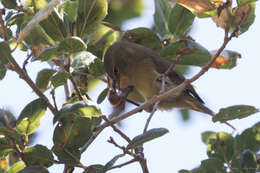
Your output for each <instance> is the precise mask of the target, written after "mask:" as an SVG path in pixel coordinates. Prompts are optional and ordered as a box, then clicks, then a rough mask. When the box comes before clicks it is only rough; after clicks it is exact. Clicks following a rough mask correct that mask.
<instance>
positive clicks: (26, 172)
mask: <svg viewBox="0 0 260 173" xmlns="http://www.w3.org/2000/svg"><path fill="white" fill-rule="evenodd" d="M18 173H49V171H48V170H47V169H46V168H44V167H42V166H29V167H26V168H24V169H23V170H21V171H19V172H18Z"/></svg>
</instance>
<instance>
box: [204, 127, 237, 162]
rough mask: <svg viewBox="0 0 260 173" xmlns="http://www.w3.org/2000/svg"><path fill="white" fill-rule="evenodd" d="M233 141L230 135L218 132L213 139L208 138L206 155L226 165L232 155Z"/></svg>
mask: <svg viewBox="0 0 260 173" xmlns="http://www.w3.org/2000/svg"><path fill="white" fill-rule="evenodd" d="M234 147H235V140H234V138H233V137H232V135H230V134H228V133H225V132H219V133H217V134H216V136H215V139H214V135H212V136H211V137H210V138H209V141H208V146H207V154H208V156H209V157H210V158H212V157H214V158H218V159H220V160H222V161H223V162H226V163H228V162H229V161H230V160H231V159H232V157H233V155H234V149H235V148H234Z"/></svg>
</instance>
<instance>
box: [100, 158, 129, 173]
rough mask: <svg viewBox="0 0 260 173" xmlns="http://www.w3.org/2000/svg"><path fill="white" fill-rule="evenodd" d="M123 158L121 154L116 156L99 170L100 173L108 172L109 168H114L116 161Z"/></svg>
mask: <svg viewBox="0 0 260 173" xmlns="http://www.w3.org/2000/svg"><path fill="white" fill-rule="evenodd" d="M122 156H124V155H123V154H119V155H116V156H115V157H113V159H111V160H110V161H109V162H107V164H106V165H105V166H104V167H103V168H102V169H101V171H100V173H105V172H107V171H108V170H109V168H111V167H112V166H114V164H115V163H116V161H117V160H118V159H119V158H120V157H122Z"/></svg>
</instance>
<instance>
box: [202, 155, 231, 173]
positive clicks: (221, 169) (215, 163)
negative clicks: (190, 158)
mask: <svg viewBox="0 0 260 173" xmlns="http://www.w3.org/2000/svg"><path fill="white" fill-rule="evenodd" d="M201 168H202V169H204V170H205V172H206V173H210V172H218V173H226V167H225V166H224V163H223V162H222V161H221V160H219V159H216V158H209V159H206V160H203V161H201Z"/></svg>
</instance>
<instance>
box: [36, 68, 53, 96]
mask: <svg viewBox="0 0 260 173" xmlns="http://www.w3.org/2000/svg"><path fill="white" fill-rule="evenodd" d="M55 72H56V71H55V70H52V69H43V70H41V71H40V72H38V74H37V78H36V86H37V87H38V88H39V89H40V90H41V91H42V92H44V91H46V90H47V89H49V88H50V84H51V81H50V79H51V77H52V75H53V74H54V73H55Z"/></svg>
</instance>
